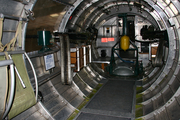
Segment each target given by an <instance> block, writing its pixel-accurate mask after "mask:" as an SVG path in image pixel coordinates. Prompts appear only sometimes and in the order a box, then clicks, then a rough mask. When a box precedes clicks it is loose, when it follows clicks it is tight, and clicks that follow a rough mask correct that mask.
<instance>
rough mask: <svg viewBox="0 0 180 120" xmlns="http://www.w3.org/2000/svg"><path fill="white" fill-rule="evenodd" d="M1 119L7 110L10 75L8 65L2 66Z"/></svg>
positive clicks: (0, 70) (0, 69) (0, 80)
mask: <svg viewBox="0 0 180 120" xmlns="http://www.w3.org/2000/svg"><path fill="white" fill-rule="evenodd" d="M0 74H1V79H0V82H1V84H0V119H2V116H3V113H4V111H5V104H6V97H7V89H8V86H7V85H8V77H7V66H4V67H0Z"/></svg>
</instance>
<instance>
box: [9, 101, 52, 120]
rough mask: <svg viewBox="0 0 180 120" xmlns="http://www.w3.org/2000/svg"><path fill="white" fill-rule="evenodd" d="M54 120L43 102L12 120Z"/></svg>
mask: <svg viewBox="0 0 180 120" xmlns="http://www.w3.org/2000/svg"><path fill="white" fill-rule="evenodd" d="M32 119H34V120H47V119H48V120H54V118H53V117H52V116H51V114H50V113H49V112H48V111H47V110H46V109H45V108H44V106H43V105H42V103H41V102H38V103H37V104H36V105H34V106H33V107H31V108H29V109H28V110H26V111H24V112H23V113H21V114H20V115H18V116H16V117H14V118H13V119H12V120H32Z"/></svg>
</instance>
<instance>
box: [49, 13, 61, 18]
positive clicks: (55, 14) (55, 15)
mask: <svg viewBox="0 0 180 120" xmlns="http://www.w3.org/2000/svg"><path fill="white" fill-rule="evenodd" d="M50 16H51V17H58V16H59V14H57V13H54V14H51V15H50Z"/></svg>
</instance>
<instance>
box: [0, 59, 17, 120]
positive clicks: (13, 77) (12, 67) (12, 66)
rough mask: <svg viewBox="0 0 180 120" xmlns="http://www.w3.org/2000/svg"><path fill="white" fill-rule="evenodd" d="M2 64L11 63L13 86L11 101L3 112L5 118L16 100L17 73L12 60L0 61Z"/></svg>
mask: <svg viewBox="0 0 180 120" xmlns="http://www.w3.org/2000/svg"><path fill="white" fill-rule="evenodd" d="M0 64H1V66H7V65H10V73H11V87H10V95H9V102H8V103H7V107H6V110H5V112H4V114H3V117H2V119H5V117H6V116H7V115H8V113H9V111H10V109H11V107H12V104H13V100H14V94H15V73H14V65H13V61H12V60H4V61H0Z"/></svg>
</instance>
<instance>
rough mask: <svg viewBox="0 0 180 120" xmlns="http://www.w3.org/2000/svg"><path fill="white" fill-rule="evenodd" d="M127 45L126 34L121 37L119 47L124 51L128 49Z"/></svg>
mask: <svg viewBox="0 0 180 120" xmlns="http://www.w3.org/2000/svg"><path fill="white" fill-rule="evenodd" d="M129 45H130V41H129V37H128V36H126V35H124V36H122V37H121V49H123V50H124V51H126V50H127V49H129Z"/></svg>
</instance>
